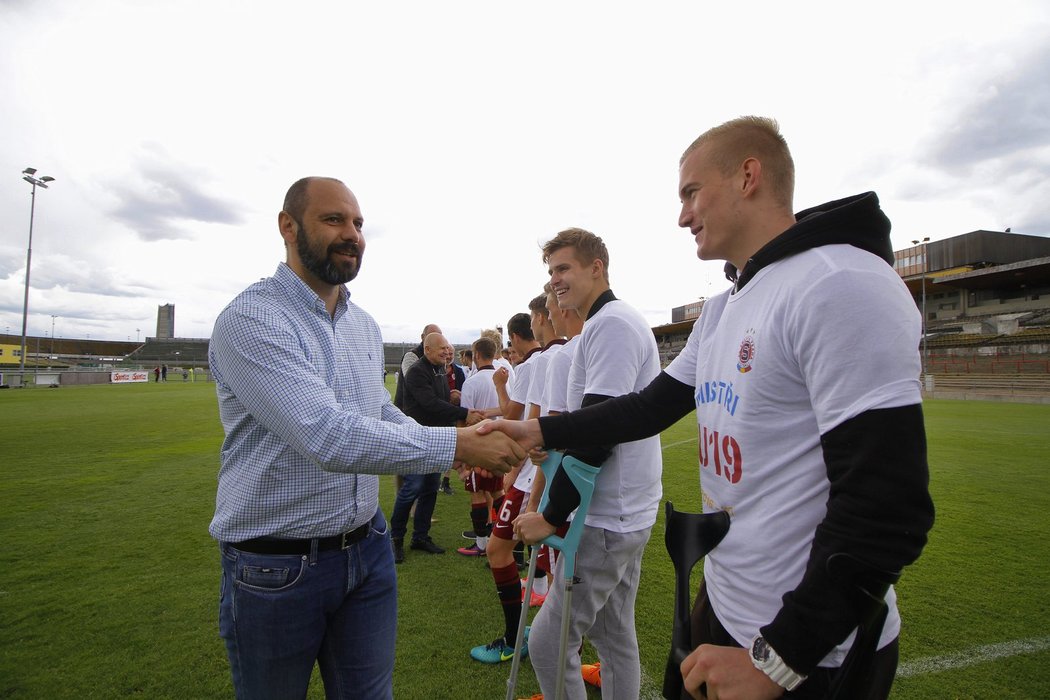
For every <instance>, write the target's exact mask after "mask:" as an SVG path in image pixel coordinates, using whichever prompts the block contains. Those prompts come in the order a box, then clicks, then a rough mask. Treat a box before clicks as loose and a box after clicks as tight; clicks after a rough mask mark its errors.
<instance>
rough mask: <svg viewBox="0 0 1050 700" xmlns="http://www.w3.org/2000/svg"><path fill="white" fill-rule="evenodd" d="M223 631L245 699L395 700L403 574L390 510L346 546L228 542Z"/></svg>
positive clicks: (225, 546)
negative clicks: (286, 549) (251, 547)
mask: <svg viewBox="0 0 1050 700" xmlns="http://www.w3.org/2000/svg"><path fill="white" fill-rule="evenodd" d="M220 551H221V557H220V558H221V560H222V588H221V592H220V596H219V635H220V636H221V637H222V638H223V639H224V640H225V641H226V652H227V655H228V657H229V660H230V670H231V671H232V673H233V687H234V689H235V691H236V693H237V697H238V698H240V699H244V700H247V699H250V700H255V699H256V698H272V699H273V700H284V699H286V698H304V697H306V690H307V687H308V686H309V684H310V674H311V673H312V672H313V667H314V662H315V661H316V662H317V664H318V666H320V669H321V679H322V680H323V682H324V688H325V697H327V698H329V699H332V698H367V699H372V698H375V699H377V700H390V699H391V698H393V676H394V645H395V642H396V637H397V575H396V573H395V572H394V557H393V553H392V552H391V549H390V537H389V534H388V532H387V526H386V519H385V518H384V517H383V511H382V510H377V511H376V514H375V517H374V518H372V523H371V529H370V531H369V533H368V536H367V537H365V539H363V540H361V541H360V542H358V543H356V544H354V545H351V546H350V547H348V548H347V549H345V550H327V551H321V552H313V553H311V554H309V555H298V554H292V555H272V554H253V553H251V552H243V551H240V550H238V549H234V548H233V547H231V546H230V545H229V544H226V543H222V544H220Z"/></svg>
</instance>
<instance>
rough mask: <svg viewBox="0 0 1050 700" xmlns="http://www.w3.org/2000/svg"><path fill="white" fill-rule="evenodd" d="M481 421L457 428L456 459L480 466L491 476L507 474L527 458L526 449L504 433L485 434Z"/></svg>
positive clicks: (483, 424)
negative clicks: (467, 426) (474, 424)
mask: <svg viewBox="0 0 1050 700" xmlns="http://www.w3.org/2000/svg"><path fill="white" fill-rule="evenodd" d="M485 425H488V423H479V424H478V425H477V426H471V427H469V428H456V454H455V459H457V460H459V461H461V462H466V463H467V464H471V465H473V466H475V467H478V468H480V469H481V470H482V471H483V472H485V473H487V474H488V475H489V476H498V475H500V474H506V473H507V472H509V471H510V470H511V469H513V468H514V467H516V466H518V465H519V464H521V462H522V461H523V460H524V459H525V449H524V448H522V447H521V445H519V444H518V443H516V442H514V441H513V440H512V439H510V438H509V437H507V436H506V435H504V434H502V433H491V434H484V433H482V432H481V428H482V427H484V426H485Z"/></svg>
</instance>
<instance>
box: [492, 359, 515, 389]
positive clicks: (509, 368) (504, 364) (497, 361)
mask: <svg viewBox="0 0 1050 700" xmlns="http://www.w3.org/2000/svg"><path fill="white" fill-rule="evenodd" d="M492 366H493V367H495V368H496V369H499V368H500V367H506V368H507V372H508V373H509V374H510V378H511V379H513V378H514V365H512V364H511V363H510V360H504V359H503V358H502V357H497V358H496V359H495V360H493V361H492ZM507 385H508V386H510V383H509V382H508V384H507Z"/></svg>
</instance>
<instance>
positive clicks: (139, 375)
mask: <svg viewBox="0 0 1050 700" xmlns="http://www.w3.org/2000/svg"><path fill="white" fill-rule="evenodd" d="M109 381H111V382H113V383H114V384H127V383H129V382H148V381H149V372H147V371H145V370H135V371H133V372H130V371H128V372H110V374H109Z"/></svg>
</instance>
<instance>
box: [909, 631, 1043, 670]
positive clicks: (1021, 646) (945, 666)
mask: <svg viewBox="0 0 1050 700" xmlns="http://www.w3.org/2000/svg"><path fill="white" fill-rule="evenodd" d="M1046 649H1050V637H1032V638H1030V639H1015V640H1014V641H1012V642H1000V643H999V644H987V645H985V646H980V647H974V648H973V649H968V650H966V651H960V652H957V653H955V654H946V655H945V656H929V657H927V658H925V659H916V660H915V661H909V662H907V663H903V664H901V665H900V666H899V667H898V668H897V677H898V678H910V677H911V676H923V675H926V674H928V673H937V672H939V671H948V670H950V669H953V668H965V667H967V666H975V665H977V664H980V663H984V662H986V661H994V660H996V659H1003V658H1006V657H1008V656H1018V655H1020V654H1034V653H1035V652H1038V651H1045V650H1046Z"/></svg>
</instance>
